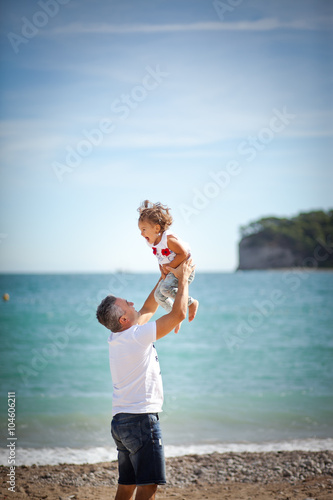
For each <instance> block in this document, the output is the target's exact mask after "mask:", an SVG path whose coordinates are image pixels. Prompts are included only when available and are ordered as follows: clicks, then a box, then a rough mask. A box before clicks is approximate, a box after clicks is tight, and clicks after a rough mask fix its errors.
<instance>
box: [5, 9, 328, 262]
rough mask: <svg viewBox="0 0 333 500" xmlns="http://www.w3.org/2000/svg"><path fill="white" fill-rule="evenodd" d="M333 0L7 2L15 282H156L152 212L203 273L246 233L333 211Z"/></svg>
mask: <svg viewBox="0 0 333 500" xmlns="http://www.w3.org/2000/svg"><path fill="white" fill-rule="evenodd" d="M332 6H333V4H332V3H331V2H327V1H320V0H293V1H292V2H290V1H289V0H287V1H286V0H279V1H277V0H276V1H273V0H271V1H264V0H260V1H259V0H257V1H255V0H252V1H251V0H248V1H246V0H243V1H242V0H237V1H236V0H226V1H225V2H222V1H220V2H217V1H215V2H213V1H207V0H154V1H153V0H143V1H139V2H135V1H134V0H131V1H130V0H115V1H106V0H101V1H93V0H81V1H78V0H61V1H60V0H40V1H39V2H33V1H30V2H26V1H23V0H22V1H19V0H18V1H15V2H12V1H10V0H4V1H3V2H2V6H1V18H2V21H1V66H2V77H1V109H2V113H1V151H2V152H1V174H0V175H1V220H0V271H2V272H11V271H15V272H62V271H64V272H94V271H96V272H109V271H114V270H117V269H125V270H130V271H137V272H140V271H156V272H157V261H156V260H155V259H154V258H153V256H152V255H151V252H150V250H149V249H148V247H147V245H146V244H145V242H144V240H143V238H142V237H141V236H140V233H139V231H138V229H137V215H138V214H137V211H136V210H137V207H138V206H139V204H140V203H141V202H142V201H143V200H144V199H146V198H147V199H150V200H152V201H161V202H162V203H164V204H167V205H168V206H169V207H171V209H172V214H173V217H174V221H175V222H174V225H173V227H174V230H175V232H176V233H177V234H179V236H180V237H182V238H183V239H184V240H186V241H188V242H189V243H190V245H191V247H192V252H193V257H194V259H195V261H196V263H197V270H198V271H233V270H234V269H235V268H236V267H237V264H238V242H239V228H240V226H242V225H245V224H247V223H249V222H250V221H253V220H255V219H257V218H260V217H264V216H270V215H275V216H293V215H297V214H298V213H299V212H300V211H309V210H315V209H324V210H326V209H329V208H331V207H332V205H333V203H332V194H331V191H332V185H333V174H332V133H333V122H332V116H333V115H332V84H333V73H332V60H333V59H332V56H333V53H332V52H333V40H332V24H333V8H332Z"/></svg>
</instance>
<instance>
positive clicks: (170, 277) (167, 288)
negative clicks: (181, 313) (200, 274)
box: [158, 271, 195, 306]
mask: <svg viewBox="0 0 333 500" xmlns="http://www.w3.org/2000/svg"><path fill="white" fill-rule="evenodd" d="M193 280H194V271H193V272H192V273H191V274H190V277H189V279H188V284H190V283H192V281H193ZM158 288H159V289H160V293H161V294H162V295H164V296H165V297H170V298H171V299H173V300H174V299H175V297H176V294H177V291H178V279H177V278H176V276H175V275H174V274H172V273H169V274H167V276H166V277H165V279H164V280H163V281H161V282H160V284H159V286H158ZM194 301H195V299H193V298H192V297H190V296H189V297H188V306H190V305H191V304H193V302H194Z"/></svg>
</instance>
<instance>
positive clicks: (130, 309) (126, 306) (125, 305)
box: [115, 298, 139, 326]
mask: <svg viewBox="0 0 333 500" xmlns="http://www.w3.org/2000/svg"><path fill="white" fill-rule="evenodd" d="M115 304H116V305H117V306H119V307H121V309H122V310H123V311H124V313H123V315H122V319H126V320H127V323H126V324H128V326H132V325H135V324H136V322H137V319H138V317H139V313H138V311H136V309H134V303H133V302H128V300H126V299H120V298H117V299H116V302H115ZM126 324H124V326H126Z"/></svg>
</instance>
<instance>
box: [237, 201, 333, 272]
mask: <svg viewBox="0 0 333 500" xmlns="http://www.w3.org/2000/svg"><path fill="white" fill-rule="evenodd" d="M240 230H241V241H240V243H239V266H238V269H244V270H245V269H281V268H286V267H312V268H313V267H316V268H317V267H318V268H325V269H331V268H333V210H328V211H327V212H324V211H322V210H317V211H313V212H307V213H301V214H299V215H297V216H295V217H292V218H291V219H286V218H277V217H272V216H271V217H264V218H262V219H259V220H257V221H254V222H250V223H249V224H247V225H246V226H242V227H241V228H240Z"/></svg>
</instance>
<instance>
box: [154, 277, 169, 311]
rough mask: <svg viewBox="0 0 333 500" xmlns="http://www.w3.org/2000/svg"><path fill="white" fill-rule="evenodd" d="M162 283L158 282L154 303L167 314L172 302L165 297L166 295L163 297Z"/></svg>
mask: <svg viewBox="0 0 333 500" xmlns="http://www.w3.org/2000/svg"><path fill="white" fill-rule="evenodd" d="M163 281H164V280H162V281H160V282H159V284H158V286H157V288H156V290H155V293H154V298H155V300H156V302H157V303H158V304H159V305H160V306H162V307H163V309H165V310H166V311H167V312H168V313H169V312H170V311H171V310H172V306H173V300H171V299H170V298H169V297H167V296H166V295H164V294H163V293H162V291H161V285H162V284H163Z"/></svg>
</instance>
